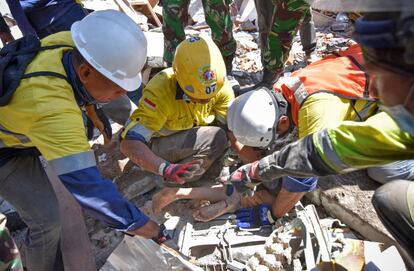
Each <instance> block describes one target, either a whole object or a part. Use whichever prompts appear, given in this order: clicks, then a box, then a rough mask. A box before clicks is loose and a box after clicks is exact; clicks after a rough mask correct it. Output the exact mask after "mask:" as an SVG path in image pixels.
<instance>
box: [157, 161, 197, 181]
mask: <svg viewBox="0 0 414 271" xmlns="http://www.w3.org/2000/svg"><path fill="white" fill-rule="evenodd" d="M202 162H203V161H202V160H194V161H192V162H189V163H186V164H170V163H163V164H164V165H163V164H161V166H160V173H161V172H162V174H160V175H162V176H163V177H164V179H165V180H166V181H167V182H173V183H177V184H184V183H185V182H186V181H188V180H190V179H191V178H193V177H194V176H196V175H200V174H202V173H203V172H204V170H203V169H202V168H201V164H202ZM161 167H162V168H161Z"/></svg>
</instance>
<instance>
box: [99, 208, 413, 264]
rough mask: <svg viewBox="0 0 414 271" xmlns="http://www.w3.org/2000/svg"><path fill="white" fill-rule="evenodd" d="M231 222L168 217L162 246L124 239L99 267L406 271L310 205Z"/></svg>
mask: <svg viewBox="0 0 414 271" xmlns="http://www.w3.org/2000/svg"><path fill="white" fill-rule="evenodd" d="M234 220H235V215H234V214H229V215H225V216H222V217H219V218H217V219H215V220H213V221H210V222H208V223H198V222H194V221H192V220H191V219H190V220H187V218H183V217H179V216H174V217H171V218H169V219H168V220H167V221H166V224H165V225H166V227H167V229H169V230H170V231H171V232H172V236H173V240H170V241H168V243H167V246H168V247H167V249H166V248H165V246H164V247H162V246H161V247H159V246H158V245H156V244H155V243H154V242H152V241H149V240H145V239H142V238H130V237H126V238H124V240H123V241H122V243H121V244H120V245H119V246H118V247H117V248H116V249H115V251H114V252H113V254H112V255H111V256H110V257H109V258H108V261H107V263H106V264H105V265H104V266H103V267H102V269H101V271H115V270H150V269H151V270H233V271H241V270H246V271H259V270H260V271H279V270H295V271H296V270H297V271H299V270H405V267H404V263H403V261H402V259H401V257H400V255H399V254H398V252H397V250H396V248H395V247H394V246H392V247H390V248H387V249H385V247H384V245H383V244H381V243H377V242H368V241H363V240H359V239H358V238H357V237H356V235H355V234H354V233H353V232H352V231H350V229H349V228H348V227H347V226H345V225H344V224H342V223H341V222H340V221H339V220H337V219H332V218H329V217H328V218H324V219H321V220H320V219H319V216H318V214H317V211H316V208H315V206H314V205H307V206H306V207H303V205H302V204H300V203H299V204H298V205H297V206H296V208H295V210H293V211H292V212H290V213H289V214H288V215H287V216H285V217H284V218H283V219H281V220H280V221H278V223H277V224H276V225H275V226H273V227H272V226H261V227H259V228H254V229H241V228H240V227H238V226H237V225H236V224H235V221H234ZM170 247H171V248H170ZM174 250H175V251H174ZM154 252H155V253H154ZM384 256H386V257H387V260H384ZM147 268H148V269H147ZM394 268H396V269H394Z"/></svg>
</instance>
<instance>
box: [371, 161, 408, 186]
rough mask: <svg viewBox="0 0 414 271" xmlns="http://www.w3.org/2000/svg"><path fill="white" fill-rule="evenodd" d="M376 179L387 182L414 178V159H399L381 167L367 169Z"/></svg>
mask: <svg viewBox="0 0 414 271" xmlns="http://www.w3.org/2000/svg"><path fill="white" fill-rule="evenodd" d="M367 173H368V175H369V176H370V177H371V178H372V179H374V180H375V181H377V182H379V183H382V184H386V183H388V182H390V181H393V180H410V181H412V180H414V160H404V161H397V162H393V163H390V164H386V165H384V166H381V167H373V168H368V169H367Z"/></svg>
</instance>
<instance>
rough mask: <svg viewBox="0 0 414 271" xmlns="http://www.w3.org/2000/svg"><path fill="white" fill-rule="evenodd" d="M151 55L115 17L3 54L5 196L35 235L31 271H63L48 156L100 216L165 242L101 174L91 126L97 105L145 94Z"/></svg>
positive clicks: (13, 46) (135, 31)
mask: <svg viewBox="0 0 414 271" xmlns="http://www.w3.org/2000/svg"><path fill="white" fill-rule="evenodd" d="M110 40H115V41H116V42H114V43H110V42H108V41H110ZM37 46H39V47H37ZM40 46H42V48H40ZM146 48H147V44H146V39H145V36H144V34H143V33H142V32H141V30H140V29H139V28H138V27H137V26H136V25H135V23H134V22H133V21H132V20H131V19H130V18H129V17H128V16H126V15H125V14H123V13H120V12H118V11H114V10H105V11H96V12H94V13H92V14H90V15H88V16H86V17H85V18H84V19H82V20H81V21H79V22H76V23H74V24H73V25H72V28H71V31H70V32H65V31H64V32H59V33H56V34H53V35H50V36H48V37H46V38H45V39H43V40H41V41H40V44H39V40H38V39H37V38H35V37H33V36H30V35H28V36H24V37H23V38H22V39H19V40H16V41H15V42H13V43H10V44H8V45H7V47H6V48H3V50H2V54H3V55H2V57H1V58H0V62H1V64H2V65H1V66H2V67H3V69H2V70H1V71H0V72H1V74H2V77H1V78H2V81H1V83H2V85H1V90H2V91H1V95H0V104H1V105H2V106H0V115H1V118H0V127H1V130H0V140H1V148H0V187H1V189H0V196H1V197H2V198H4V199H5V200H7V201H8V202H10V203H11V204H12V205H13V206H14V207H15V208H16V210H17V211H18V212H19V214H20V215H21V217H22V219H23V221H24V222H25V223H26V224H27V226H28V228H29V231H28V233H27V235H28V236H27V238H26V243H25V256H26V265H27V269H28V270H62V269H63V263H62V261H61V257H60V248H59V242H60V236H61V222H60V221H61V220H60V217H59V216H60V213H59V206H58V201H57V198H56V195H55V194H54V190H53V188H52V185H51V183H50V182H49V180H48V177H47V175H46V173H45V170H44V168H43V166H42V163H41V161H40V160H39V158H38V156H39V155H40V154H41V155H42V156H43V157H44V159H46V160H47V162H48V164H49V165H50V167H51V168H52V169H53V170H54V172H55V173H56V174H57V175H58V176H59V179H60V181H62V183H63V184H64V185H65V186H66V188H67V189H68V191H69V192H70V193H71V194H72V195H73V196H74V198H75V199H76V200H77V201H78V202H79V204H80V205H81V206H82V207H83V208H84V210H85V212H87V213H88V214H90V215H91V216H92V217H94V218H96V219H99V220H101V221H102V222H103V223H104V224H105V225H107V226H109V227H111V228H114V229H117V230H119V231H122V232H125V233H128V234H131V235H141V236H144V237H147V238H155V239H157V238H158V237H159V235H160V227H159V226H158V225H157V224H156V223H155V222H153V221H151V220H149V219H148V217H147V216H145V215H144V214H143V213H141V212H140V210H139V209H138V208H137V207H136V206H134V205H133V204H132V203H130V202H128V201H127V200H126V199H124V198H123V196H122V195H121V194H120V193H119V192H118V191H117V190H116V187H115V185H114V184H113V183H112V181H111V180H106V179H104V178H103V177H102V176H101V174H100V173H99V171H98V169H97V166H96V160H95V157H94V153H93V151H92V150H91V149H90V146H89V143H88V141H87V138H86V135H85V130H84V124H83V120H82V109H83V108H85V107H87V106H88V105H90V104H95V103H97V102H109V101H111V100H114V99H116V98H118V97H119V96H121V95H125V93H126V92H127V91H132V90H135V89H137V88H138V86H139V85H140V84H141V77H140V71H141V69H142V67H143V66H144V63H145V61H146ZM21 50H23V52H25V53H26V54H25V55H24V57H23V56H22V55H21ZM32 52H33V53H32ZM137 52H139V53H137ZM16 55H17V57H16ZM8 61H10V62H11V63H12V64H13V65H10V64H9V62H8ZM157 240H158V239H157Z"/></svg>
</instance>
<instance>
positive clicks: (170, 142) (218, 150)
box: [151, 126, 227, 182]
mask: <svg viewBox="0 0 414 271" xmlns="http://www.w3.org/2000/svg"><path fill="white" fill-rule="evenodd" d="M226 148H227V136H226V132H225V131H224V130H223V129H221V128H219V127H215V126H202V127H196V128H192V129H189V130H186V131H182V132H179V133H176V134H173V135H170V136H164V137H160V138H156V139H153V141H152V143H151V150H152V151H153V152H154V153H155V154H156V155H158V156H160V157H161V158H163V159H165V160H167V161H169V162H172V163H187V162H190V161H193V160H201V161H202V165H201V167H202V169H203V171H204V172H205V171H207V170H208V169H209V168H210V166H211V165H212V163H213V162H214V161H216V160H217V159H218V158H219V157H221V156H222V155H223V154H224V151H225V150H226ZM202 175H203V172H200V173H199V174H197V175H195V176H194V177H193V178H192V179H191V180H190V182H191V181H196V180H198V179H200V177H201V176H202Z"/></svg>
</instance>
